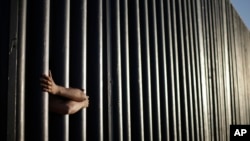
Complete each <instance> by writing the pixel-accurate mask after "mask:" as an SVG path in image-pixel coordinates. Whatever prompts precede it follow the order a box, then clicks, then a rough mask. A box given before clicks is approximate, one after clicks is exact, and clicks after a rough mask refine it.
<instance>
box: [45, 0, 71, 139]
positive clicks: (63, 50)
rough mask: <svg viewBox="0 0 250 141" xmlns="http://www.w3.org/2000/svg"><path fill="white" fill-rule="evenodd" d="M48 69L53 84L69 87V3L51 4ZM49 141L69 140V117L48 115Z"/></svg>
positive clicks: (63, 1) (63, 0) (66, 0)
mask: <svg viewBox="0 0 250 141" xmlns="http://www.w3.org/2000/svg"><path fill="white" fill-rule="evenodd" d="M51 9H52V10H51V30H50V31H51V36H50V39H51V52H50V58H51V61H50V63H51V64H50V67H51V71H52V75H53V78H54V80H55V82H56V83H57V84H59V85H61V86H63V87H66V88H68V87H69V33H70V29H69V27H70V1H69V0H62V1H61V0H60V1H53V2H51ZM49 118H50V122H49V123H50V130H49V134H50V136H49V138H50V140H60V141H68V140H69V115H58V114H54V113H51V114H50V117H49Z"/></svg>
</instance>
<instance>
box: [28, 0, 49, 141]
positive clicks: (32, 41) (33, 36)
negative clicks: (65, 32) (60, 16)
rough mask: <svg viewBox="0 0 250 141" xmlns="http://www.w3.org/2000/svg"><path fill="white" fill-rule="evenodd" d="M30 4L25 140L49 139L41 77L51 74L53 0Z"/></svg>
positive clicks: (46, 103)
mask: <svg viewBox="0 0 250 141" xmlns="http://www.w3.org/2000/svg"><path fill="white" fill-rule="evenodd" d="M27 7H28V8H27V27H29V28H27V39H26V44H27V49H26V61H27V62H26V66H27V67H26V81H25V82H26V84H25V85H26V94H25V104H26V105H25V106H26V108H25V121H29V122H25V123H26V124H25V131H26V133H25V140H27V141H33V140H37V141H48V140H49V134H48V131H49V129H48V127H49V125H48V122H49V119H48V113H49V109H48V106H49V102H48V93H47V92H43V91H42V90H41V86H40V77H41V75H42V74H47V75H48V74H49V37H50V36H49V29H50V2H49V0H39V1H36V2H33V1H28V3H27ZM34 107H35V108H34ZM34 129H36V130H34Z"/></svg>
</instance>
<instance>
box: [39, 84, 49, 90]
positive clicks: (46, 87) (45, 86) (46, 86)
mask: <svg viewBox="0 0 250 141" xmlns="http://www.w3.org/2000/svg"><path fill="white" fill-rule="evenodd" d="M41 86H42V88H45V89H49V88H50V86H49V85H46V84H41Z"/></svg>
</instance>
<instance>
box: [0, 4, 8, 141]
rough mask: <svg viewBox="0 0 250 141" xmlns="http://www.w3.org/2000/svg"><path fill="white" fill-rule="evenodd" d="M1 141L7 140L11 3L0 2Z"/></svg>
mask: <svg viewBox="0 0 250 141" xmlns="http://www.w3.org/2000/svg"><path fill="white" fill-rule="evenodd" d="M0 19H5V20H2V21H1V22H0V46H1V47H0V68H1V69H0V78H1V79H0V89H1V91H2V92H1V94H0V119H1V120H0V135H1V136H0V140H2V141H5V140H7V117H8V116H7V104H8V103H7V97H8V62H9V61H8V49H9V35H10V33H9V24H10V1H8V0H2V1H0Z"/></svg>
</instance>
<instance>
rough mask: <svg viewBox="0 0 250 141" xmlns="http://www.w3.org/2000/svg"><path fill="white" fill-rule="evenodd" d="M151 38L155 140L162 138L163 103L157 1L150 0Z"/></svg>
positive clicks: (159, 140)
mask: <svg viewBox="0 0 250 141" xmlns="http://www.w3.org/2000/svg"><path fill="white" fill-rule="evenodd" d="M148 4H149V35H151V36H149V40H150V52H151V56H150V62H151V64H152V65H151V73H152V83H151V86H152V96H151V97H152V109H153V112H152V114H153V128H154V130H153V140H158V141H161V140H162V134H161V133H162V131H161V107H160V106H161V103H160V82H159V79H160V77H159V55H158V53H159V52H158V48H159V45H158V32H157V28H158V27H157V15H156V2H155V0H152V1H151V0H149V3H148Z"/></svg>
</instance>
